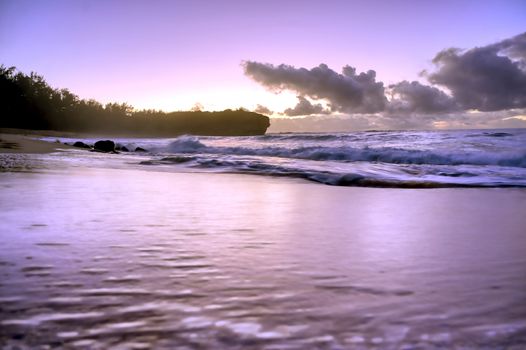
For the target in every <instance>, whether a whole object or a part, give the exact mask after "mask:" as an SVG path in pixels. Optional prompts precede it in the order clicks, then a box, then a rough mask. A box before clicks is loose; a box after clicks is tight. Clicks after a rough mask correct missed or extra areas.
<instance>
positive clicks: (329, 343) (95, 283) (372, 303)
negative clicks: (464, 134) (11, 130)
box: [0, 155, 526, 349]
mask: <svg viewBox="0 0 526 350" xmlns="http://www.w3.org/2000/svg"><path fill="white" fill-rule="evenodd" d="M93 156H100V155H93ZM100 157H102V156H100ZM44 160H45V162H48V160H46V159H44ZM45 162H44V163H45ZM0 193H1V200H0V251H1V252H2V253H1V254H0V274H1V276H2V279H1V282H0V325H1V327H0V346H1V347H8V346H15V345H17V346H21V347H27V348H35V347H44V346H50V347H58V348H90V349H92V348H94V349H105V348H110V347H113V348H117V347H121V348H137V349H141V348H149V347H152V348H166V349H171V348H176V347H180V348H211V349H217V348H252V349H260V348H261V349H285V348H287V349H311V348H313V349H318V348H324V349H342V348H343V349H399V348H407V349H444V348H448V349H450V348H462V349H479V348H482V347H485V348H488V349H502V348H506V349H523V348H524V347H525V346H526V303H525V301H526V278H524V276H526V257H525V254H524V249H525V247H526V230H525V228H526V216H525V215H524V213H525V212H526V191H525V190H524V189H514V188H509V189H503V188H500V189H459V188H457V189H433V190H407V189H374V188H345V187H331V186H324V185H318V184H313V183H308V182H304V181H300V180H290V179H279V178H270V177H259V176H248V175H228V174H202V173H173V172H162V171H159V172H158V171H152V170H149V171H143V170H137V169H126V168H124V169H112V168H108V167H93V168H92V167H90V166H82V167H72V166H63V167H60V168H56V167H53V170H52V171H51V170H46V169H43V170H42V169H41V170H39V171H38V172H34V171H27V172H17V171H9V172H4V173H0Z"/></svg>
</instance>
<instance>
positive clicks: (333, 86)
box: [243, 61, 387, 113]
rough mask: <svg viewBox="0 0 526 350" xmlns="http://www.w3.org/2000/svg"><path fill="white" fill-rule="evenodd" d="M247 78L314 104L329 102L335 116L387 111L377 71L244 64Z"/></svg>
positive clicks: (247, 62)
mask: <svg viewBox="0 0 526 350" xmlns="http://www.w3.org/2000/svg"><path fill="white" fill-rule="evenodd" d="M243 67H244V69H245V74H246V75H247V76H249V77H250V78H252V79H254V80H255V81H257V82H259V83H260V84H262V85H264V86H266V87H267V88H270V89H273V90H278V91H281V90H291V91H295V92H297V93H298V94H299V95H302V96H308V97H310V98H312V99H314V100H323V99H324V100H327V101H328V102H329V105H330V109H331V111H333V112H347V113H375V112H379V111H382V110H384V108H385V104H386V103H387V99H386V97H385V94H384V85H383V83H382V82H377V81H376V73H375V71H372V70H370V71H368V72H366V73H360V74H356V70H355V69H354V68H353V67H350V66H345V67H343V70H342V73H337V72H335V71H333V70H332V69H330V68H329V67H327V65H325V64H320V65H319V66H318V67H314V68H312V69H310V70H309V69H306V68H295V67H293V66H289V65H285V64H280V65H279V66H274V65H272V64H269V63H259V62H253V61H246V62H243Z"/></svg>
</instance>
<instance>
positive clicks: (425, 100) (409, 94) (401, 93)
mask: <svg viewBox="0 0 526 350" xmlns="http://www.w3.org/2000/svg"><path fill="white" fill-rule="evenodd" d="M389 88H390V89H391V90H390V92H391V97H392V98H391V101H390V103H389V106H388V110H389V112H408V113H444V112H452V111H455V110H458V109H459V108H458V105H457V103H456V102H455V100H454V99H453V98H451V97H450V96H448V95H446V94H445V93H444V92H443V91H441V90H439V89H437V88H435V87H432V86H428V85H423V84H420V83H419V82H417V81H412V82H408V81H405V80H404V81H402V82H400V83H398V84H394V85H390V86H389Z"/></svg>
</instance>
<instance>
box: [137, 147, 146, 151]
mask: <svg viewBox="0 0 526 350" xmlns="http://www.w3.org/2000/svg"><path fill="white" fill-rule="evenodd" d="M135 152H148V151H147V150H145V149H144V148H142V147H137V148H135Z"/></svg>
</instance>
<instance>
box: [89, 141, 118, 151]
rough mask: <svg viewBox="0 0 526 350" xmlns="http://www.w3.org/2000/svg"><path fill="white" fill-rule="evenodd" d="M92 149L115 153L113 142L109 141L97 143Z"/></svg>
mask: <svg viewBox="0 0 526 350" xmlns="http://www.w3.org/2000/svg"><path fill="white" fill-rule="evenodd" d="M93 148H94V149H95V151H99V152H115V142H113V141H110V140H101V141H97V142H95V145H94V146H93Z"/></svg>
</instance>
